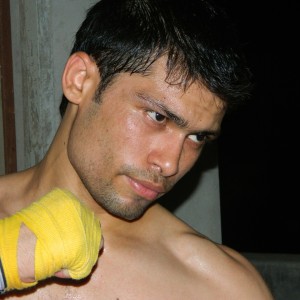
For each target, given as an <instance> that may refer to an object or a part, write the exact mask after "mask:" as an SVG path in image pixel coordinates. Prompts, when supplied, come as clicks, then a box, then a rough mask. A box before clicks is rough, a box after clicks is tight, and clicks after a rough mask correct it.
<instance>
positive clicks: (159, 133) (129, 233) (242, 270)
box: [0, 53, 272, 300]
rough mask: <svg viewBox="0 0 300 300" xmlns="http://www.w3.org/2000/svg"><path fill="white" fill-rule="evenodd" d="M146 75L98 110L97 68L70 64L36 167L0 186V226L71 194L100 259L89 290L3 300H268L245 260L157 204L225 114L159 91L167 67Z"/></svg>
mask: <svg viewBox="0 0 300 300" xmlns="http://www.w3.org/2000/svg"><path fill="white" fill-rule="evenodd" d="M150 71H151V72H150V74H148V75H147V76H142V75H138V74H134V75H131V76H130V75H128V74H121V75H119V76H118V77H117V78H116V79H115V80H114V82H113V83H112V85H110V86H109V87H108V88H107V89H106V90H105V92H104V94H103V95H102V99H101V101H102V102H101V104H97V103H95V102H94V101H93V99H94V94H95V91H96V89H97V86H98V84H99V80H100V76H99V74H98V71H97V67H96V66H95V64H94V63H93V61H91V60H90V58H89V57H88V56H87V55H86V54H85V53H75V54H74V55H73V56H71V58H70V59H69V61H68V63H67V65H66V69H65V72H64V75H63V89H64V93H65V95H66V96H67V98H68V99H69V101H70V103H69V105H68V108H67V112H66V115H65V117H64V119H63V121H62V123H61V125H60V127H59V130H58V132H57V135H56V137H55V139H54V141H53V143H52V145H51V147H50V150H49V152H48V153H47V155H46V157H45V158H44V160H43V161H42V162H41V163H40V164H38V165H36V166H35V167H33V168H31V169H29V170H26V171H24V172H21V173H18V174H13V175H9V176H7V177H3V178H2V179H1V180H0V195H1V196H0V197H1V198H0V216H1V217H4V216H7V215H10V214H14V213H15V212H16V211H17V210H19V209H21V208H23V207H25V206H26V205H28V204H29V203H30V202H32V201H34V200H35V199H37V198H38V197H40V196H42V195H43V194H45V193H46V192H47V191H49V190H50V188H51V187H52V186H57V187H61V188H64V189H69V190H70V191H71V192H72V193H74V194H75V195H77V196H78V197H79V198H80V199H82V200H83V201H84V202H85V204H86V205H87V206H88V207H90V208H91V209H92V210H93V211H94V212H95V214H96V215H97V216H98V217H99V219H100V220H101V228H102V232H103V236H104V248H103V252H102V254H101V255H100V258H99V260H98V264H97V266H96V268H95V271H94V272H93V273H92V275H91V277H90V278H89V279H88V280H83V281H81V282H80V283H74V282H73V281H69V280H68V281H66V282H62V281H61V280H57V279H54V278H53V279H50V280H48V281H47V282H45V283H44V284H41V285H39V286H38V287H36V288H35V289H33V290H32V291H31V292H26V293H24V292H23V293H22V292H21V293H18V294H9V295H6V297H5V299H30V300H32V299H88V300H91V299H97V300H107V299H114V300H115V299H120V300H121V299H122V300H132V299H143V300H153V299H156V300H166V299H172V300H182V299H189V300H193V299H195V300H196V299H197V300H199V299H205V300H209V299H213V300H215V299H230V300H234V299H236V300H241V299H243V300H253V299H255V300H268V299H272V296H271V295H270V292H269V291H268V289H267V287H266V285H265V283H264V282H263V280H262V278H261V277H260V275H259V274H258V272H257V271H256V270H255V269H254V268H253V266H252V265H251V264H250V263H249V262H248V261H247V260H246V259H245V258H243V257H242V256H241V255H240V254H238V253H236V252H235V251H233V250H231V249H229V248H226V247H225V246H222V245H217V244H215V243H213V242H211V241H210V240H209V239H207V238H206V237H204V236H201V235H200V234H199V233H197V232H195V231H194V230H193V229H192V228H190V227H189V226H187V225H186V224H184V223H183V222H181V221H180V220H179V219H177V218H176V217H175V216H173V215H172V214H170V213H169V212H168V211H167V210H166V209H164V208H163V207H161V206H160V205H159V204H155V203H154V201H155V200H156V199H157V198H159V197H160V196H162V195H163V194H164V193H166V192H167V191H168V190H170V189H171V188H172V187H173V186H174V184H175V183H176V182H177V181H178V180H179V179H180V178H181V177H182V176H184V174H186V173H187V172H188V171H189V170H190V168H191V167H192V166H193V164H194V163H195V161H196V160H197V159H198V157H199V155H200V154H201V151H202V149H203V146H204V144H205V142H204V141H203V140H206V138H208V139H210V138H212V139H213V138H215V136H216V135H217V134H218V132H219V130H220V126H221V122H222V118H223V116H224V113H225V107H224V105H223V104H222V102H221V100H220V99H218V98H217V97H216V96H215V95H214V94H212V93H211V92H209V91H208V90H207V89H205V88H204V87H203V86H202V85H199V84H197V83H193V84H192V85H191V86H190V87H189V88H188V89H187V90H186V91H183V90H182V89H181V88H180V87H179V86H176V85H175V86H174V85H169V84H168V83H166V82H165V80H164V79H165V76H166V73H165V59H164V58H163V59H160V60H159V61H157V62H155V63H154V64H153V65H152V67H151V70H150ZM203 132H205V133H209V134H206V135H205V136H206V137H204V138H203V136H202V133H203ZM0 298H1V297H0Z"/></svg>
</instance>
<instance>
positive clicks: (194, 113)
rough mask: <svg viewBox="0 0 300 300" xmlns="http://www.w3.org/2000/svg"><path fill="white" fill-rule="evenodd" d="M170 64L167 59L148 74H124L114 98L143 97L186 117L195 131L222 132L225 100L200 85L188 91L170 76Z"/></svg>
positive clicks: (113, 88)
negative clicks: (168, 69)
mask: <svg viewBox="0 0 300 300" xmlns="http://www.w3.org/2000/svg"><path fill="white" fill-rule="evenodd" d="M166 62H167V60H166V58H165V57H162V58H160V59H158V60H157V61H155V62H154V63H153V64H152V66H151V67H150V68H149V70H148V71H147V72H146V73H145V74H139V73H134V74H130V73H122V74H120V75H119V76H117V77H116V79H115V81H114V83H113V84H112V85H111V86H110V87H111V88H109V90H110V93H111V96H113V95H112V94H115V96H118V98H119V97H120V96H123V97H124V96H127V97H128V96H131V97H132V98H134V97H136V95H140V96H141V98H143V99H149V100H150V102H151V103H157V104H158V106H163V107H165V108H166V109H167V110H168V111H170V112H172V113H174V114H175V115H176V116H179V117H182V118H183V119H184V120H186V121H187V122H188V124H190V126H191V127H192V128H193V129H195V130H196V129H198V128H199V129H202V127H203V129H206V127H207V129H212V130H219V127H220V123H221V120H222V118H223V116H224V114H225V110H226V105H225V103H224V101H222V100H221V99H220V98H219V97H217V96H216V95H215V94H213V93H212V92H210V91H209V90H208V89H207V88H206V87H205V86H204V85H203V84H201V83H200V82H194V83H192V84H190V85H189V86H187V88H184V86H183V85H182V84H178V83H176V82H175V81H172V79H173V78H168V77H167V75H168V74H167V69H166ZM116 93H121V94H124V95H116ZM125 94H126V95H125ZM200 127H201V128H200ZM204 127H205V128H204Z"/></svg>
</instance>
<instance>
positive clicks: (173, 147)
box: [148, 137, 184, 177]
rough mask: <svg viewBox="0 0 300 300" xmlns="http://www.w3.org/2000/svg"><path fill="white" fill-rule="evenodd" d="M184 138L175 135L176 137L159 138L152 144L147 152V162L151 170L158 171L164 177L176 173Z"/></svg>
mask: <svg viewBox="0 0 300 300" xmlns="http://www.w3.org/2000/svg"><path fill="white" fill-rule="evenodd" d="M183 143H184V140H183V139H182V138H179V137H177V138H176V139H175V138H173V139H170V138H169V139H167V141H166V139H163V140H162V139H159V140H157V141H156V142H155V143H154V144H152V147H151V150H150V152H149V154H148V163H149V164H150V167H151V169H152V170H156V171H158V172H159V173H160V174H161V175H163V176H165V177H170V176H173V175H175V174H177V173H178V171H179V162H180V159H181V155H182V150H183Z"/></svg>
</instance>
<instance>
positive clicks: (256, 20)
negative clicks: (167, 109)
mask: <svg viewBox="0 0 300 300" xmlns="http://www.w3.org/2000/svg"><path fill="white" fill-rule="evenodd" d="M219 2H223V5H224V6H226V7H227V9H228V11H229V12H230V14H231V15H232V17H233V18H234V19H235V21H236V23H237V25H238V31H239V34H240V39H241V41H242V42H243V44H244V47H245V51H246V55H247V59H248V62H249V65H250V68H251V70H252V72H253V75H254V82H255V88H254V91H253V96H252V98H251V100H250V101H249V103H247V105H246V106H245V107H243V108H241V109H240V110H239V111H238V112H236V113H234V114H233V115H230V116H228V117H227V118H226V119H225V120H224V123H223V131H222V135H221V137H220V139H219V142H218V144H219V150H218V152H219V171H220V189H221V191H220V192H221V215H222V234H223V236H222V238H223V243H224V244H226V245H228V246H231V247H233V248H235V249H237V250H239V251H243V252H264V253H267V252H269V253H300V240H299V237H300V217H299V208H298V201H299V200H298V199H299V190H298V186H299V175H298V173H299V167H300V146H299V142H298V136H299V129H300V126H299V120H300V117H299V112H300V92H299V90H300V75H299V53H300V52H299V46H298V38H299V24H298V23H299V12H300V11H299V8H298V4H297V3H296V1H285V2H270V3H268V4H263V3H262V2H259V1H250V0H245V1H237V0H228V1H225V0H223V1H221V0H220V1H219ZM262 5H264V6H262Z"/></svg>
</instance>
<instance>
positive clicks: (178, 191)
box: [159, 143, 218, 212]
mask: <svg viewBox="0 0 300 300" xmlns="http://www.w3.org/2000/svg"><path fill="white" fill-rule="evenodd" d="M216 158H217V144H216V143H210V144H207V145H206V146H205V147H204V150H203V152H202V154H201V156H200V158H199V160H198V161H197V163H196V164H195V165H194V167H193V168H192V169H191V170H190V172H189V173H187V174H186V175H185V176H184V177H183V178H182V179H181V180H180V181H179V182H178V183H177V184H176V185H175V187H174V188H173V189H172V190H171V191H170V192H169V193H167V194H166V195H165V196H163V197H162V198H161V199H160V201H159V203H160V204H161V205H162V206H164V207H165V208H167V209H168V210H169V211H171V212H174V211H175V210H176V209H177V208H178V207H179V206H180V205H181V204H182V203H183V202H184V201H186V200H187V199H188V198H189V197H190V196H191V195H192V194H193V192H194V191H195V190H196V188H197V186H198V185H200V184H201V178H202V176H201V175H202V174H203V173H204V172H205V171H206V170H209V169H212V168H216V167H217V164H218V162H217V159H216Z"/></svg>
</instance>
